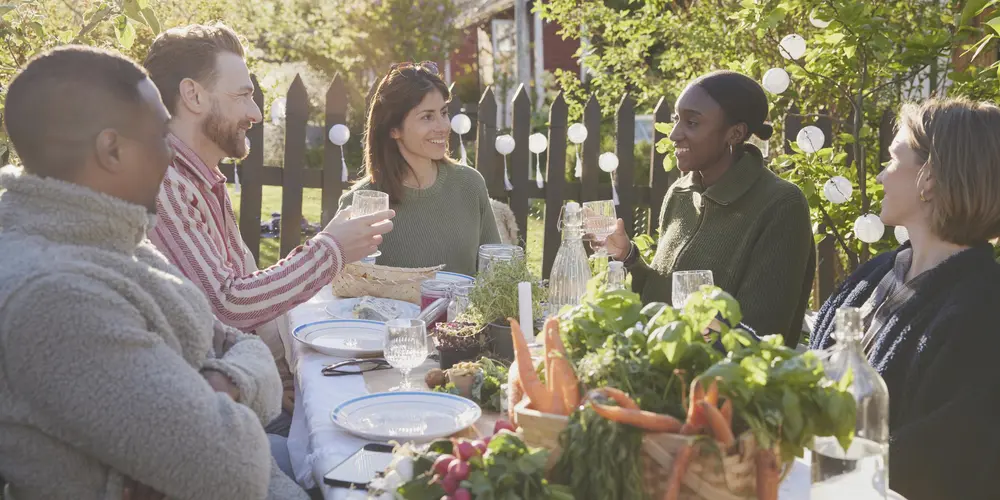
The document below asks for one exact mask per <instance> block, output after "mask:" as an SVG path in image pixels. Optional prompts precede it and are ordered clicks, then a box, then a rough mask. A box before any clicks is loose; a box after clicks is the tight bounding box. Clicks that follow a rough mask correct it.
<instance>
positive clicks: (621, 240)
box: [584, 219, 632, 261]
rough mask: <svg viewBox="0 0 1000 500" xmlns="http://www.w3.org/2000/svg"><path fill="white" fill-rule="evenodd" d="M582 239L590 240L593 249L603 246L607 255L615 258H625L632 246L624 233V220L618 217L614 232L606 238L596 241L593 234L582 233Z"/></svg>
mask: <svg viewBox="0 0 1000 500" xmlns="http://www.w3.org/2000/svg"><path fill="white" fill-rule="evenodd" d="M584 239H586V240H587V241H589V242H590V246H591V247H593V248H594V249H595V250H596V249H598V248H601V247H605V248H606V249H607V251H608V255H610V256H611V258H612V259H615V260H619V261H620V260H625V257H628V252H629V250H630V249H631V248H632V242H631V241H629V239H628V234H626V233H625V222H624V221H622V220H621V219H618V223H617V224H616V225H615V232H613V233H611V236H608V239H606V240H604V241H597V239H596V238H595V237H594V235H593V234H586V235H584Z"/></svg>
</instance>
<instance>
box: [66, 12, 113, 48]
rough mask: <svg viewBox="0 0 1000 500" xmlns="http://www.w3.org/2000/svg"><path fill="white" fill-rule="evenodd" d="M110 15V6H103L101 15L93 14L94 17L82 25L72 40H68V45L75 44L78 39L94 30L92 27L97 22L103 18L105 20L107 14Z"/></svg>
mask: <svg viewBox="0 0 1000 500" xmlns="http://www.w3.org/2000/svg"><path fill="white" fill-rule="evenodd" d="M110 15H111V9H110V8H105V9H104V10H102V11H101V15H99V16H94V18H93V19H91V20H90V22H89V23H87V25H86V26H84V27H83V28H81V29H80V32H79V33H77V34H76V37H74V38H73V40H72V41H70V42H69V43H70V45H72V44H76V43H80V39H82V38H83V37H85V36H87V33H90V32H91V31H94V28H96V27H97V26H98V25H99V24H101V23H103V22H104V21H105V20H107V18H108V16H110Z"/></svg>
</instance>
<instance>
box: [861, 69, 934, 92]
mask: <svg viewBox="0 0 1000 500" xmlns="http://www.w3.org/2000/svg"><path fill="white" fill-rule="evenodd" d="M930 66H931V63H927V64H924V65H923V66H921V67H920V68H918V69H917V70H915V71H911V72H909V73H907V74H905V75H903V76H901V77H899V78H894V79H892V80H889V81H887V82H884V83H882V84H879V85H877V86H875V88H873V89H871V90H869V91H868V92H866V93H865V97H866V98H867V97H871V96H873V95H875V93H877V92H878V91H880V90H882V89H884V88H886V87H888V86H890V85H895V84H897V83H902V82H905V81H907V80H912V79H913V78H916V77H917V75H919V74H920V73H922V72H923V71H924V70H925V69H927V68H929V67H930Z"/></svg>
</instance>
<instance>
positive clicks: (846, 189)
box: [823, 175, 854, 205]
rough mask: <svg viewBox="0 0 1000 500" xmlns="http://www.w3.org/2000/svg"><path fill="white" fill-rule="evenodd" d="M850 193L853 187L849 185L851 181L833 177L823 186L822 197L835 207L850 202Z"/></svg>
mask: <svg viewBox="0 0 1000 500" xmlns="http://www.w3.org/2000/svg"><path fill="white" fill-rule="evenodd" d="M852 191H854V186H852V185H851V181H849V180H847V178H846V177H844V176H841V175H835V176H833V177H831V178H830V180H828V181H826V184H823V197H824V198H826V201H829V202H830V203H833V204H835V205H839V204H841V203H846V202H847V200H850V199H851V192H852Z"/></svg>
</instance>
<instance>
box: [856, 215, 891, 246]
mask: <svg viewBox="0 0 1000 500" xmlns="http://www.w3.org/2000/svg"><path fill="white" fill-rule="evenodd" d="M884 233H885V225H884V224H882V219H879V218H878V216H877V215H875V214H865V215H862V216H860V217H858V218H857V220H855V221H854V235H855V236H857V237H858V239H859V240H861V241H863V242H865V243H875V242H876V241H878V240H880V239H882V235H883V234H884Z"/></svg>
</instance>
